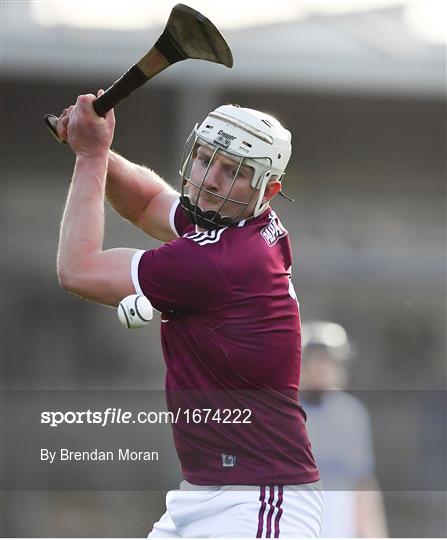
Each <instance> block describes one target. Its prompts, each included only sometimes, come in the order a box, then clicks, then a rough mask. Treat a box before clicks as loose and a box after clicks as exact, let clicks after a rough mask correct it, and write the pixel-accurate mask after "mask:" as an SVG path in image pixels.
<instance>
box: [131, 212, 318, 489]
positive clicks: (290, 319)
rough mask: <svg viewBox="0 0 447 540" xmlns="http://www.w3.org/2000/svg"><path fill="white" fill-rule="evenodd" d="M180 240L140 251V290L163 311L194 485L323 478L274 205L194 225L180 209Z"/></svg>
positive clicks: (176, 224) (180, 431)
mask: <svg viewBox="0 0 447 540" xmlns="http://www.w3.org/2000/svg"><path fill="white" fill-rule="evenodd" d="M172 216H173V219H172V220H171V222H172V226H173V228H174V229H175V232H176V233H177V234H178V235H179V238H178V239H176V240H174V241H172V242H169V243H167V244H165V245H163V246H162V247H160V248H158V249H153V250H150V251H145V252H144V251H141V252H137V253H136V255H135V256H134V259H133V261H132V276H133V281H134V284H135V288H136V291H137V292H139V293H141V294H144V295H146V296H147V297H148V298H149V300H150V301H151V302H152V304H153V306H154V308H156V309H157V310H159V311H160V312H162V313H161V319H162V326H161V338H162V346H163V353H164V357H165V361H166V366H167V375H166V392H167V403H168V408H169V410H170V411H172V412H173V415H174V417H175V423H173V425H172V428H173V433H174V441H175V445H176V449H177V452H178V455H179V458H180V462H181V467H182V472H183V475H184V477H185V479H186V480H188V481H189V482H191V483H192V484H201V485H221V484H246V485H260V484H302V483H309V482H315V481H317V480H318V479H319V474H318V469H317V467H316V465H315V461H314V458H313V456H312V453H311V449H310V444H309V439H308V436H307V432H306V427H305V413H304V411H303V409H302V407H301V406H300V404H299V403H298V382H299V372H300V355H301V351H300V318H299V310H298V304H297V301H296V297H295V294H294V290H293V286H292V284H291V281H290V278H291V266H292V255H291V249H290V243H289V239H288V235H287V231H286V230H285V229H284V228H283V226H282V225H281V223H280V221H279V219H278V217H277V216H276V214H275V213H274V212H273V211H272V210H271V209H267V210H266V211H265V212H264V213H263V214H261V215H260V216H258V217H256V218H253V219H250V220H246V221H243V222H240V223H239V224H238V225H234V226H231V227H227V228H224V229H217V230H213V231H204V232H196V230H195V226H194V225H192V224H191V223H190V222H189V220H188V218H187V217H186V215H185V213H184V212H183V210H182V208H181V207H180V205H178V206H177V208H176V210H175V214H174V213H172Z"/></svg>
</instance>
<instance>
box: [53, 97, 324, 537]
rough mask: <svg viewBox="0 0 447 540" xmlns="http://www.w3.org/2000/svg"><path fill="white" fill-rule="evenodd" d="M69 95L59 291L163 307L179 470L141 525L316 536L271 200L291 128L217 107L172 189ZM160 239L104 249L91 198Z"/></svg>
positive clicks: (62, 126)
mask: <svg viewBox="0 0 447 540" xmlns="http://www.w3.org/2000/svg"><path fill="white" fill-rule="evenodd" d="M94 99H95V96H93V95H91V94H90V95H82V96H79V97H78V99H77V102H76V104H75V105H74V106H71V107H69V108H68V109H66V110H65V111H64V112H63V114H62V116H61V117H60V118H59V121H58V133H59V135H60V136H61V138H63V139H65V140H67V142H68V144H69V145H70V146H71V148H72V150H73V151H74V152H75V154H76V164H75V167H74V174H73V179H72V183H71V187H70V191H69V194H68V198H67V202H66V206H65V211H64V216H63V220H62V225H61V231H60V243H59V253H58V277H59V281H60V283H61V285H62V286H63V287H64V288H65V289H67V290H68V291H70V292H72V293H75V294H78V295H80V296H82V297H84V298H87V299H89V300H94V301H96V302H100V303H103V304H107V305H113V306H116V305H117V304H118V303H119V301H120V300H121V299H122V298H123V297H125V296H127V295H129V294H134V293H135V292H136V293H140V294H143V295H145V296H146V297H147V298H148V299H149V300H150V301H151V303H152V304H153V306H154V308H156V309H157V310H158V311H160V312H161V339H162V346H163V353H164V357H165V362H166V367H167V377H166V396H167V404H168V408H169V410H171V411H174V412H175V411H177V410H179V409H181V410H183V411H184V410H190V411H194V410H201V411H210V413H209V415H208V417H207V419H206V420H205V417H204V418H203V419H202V421H199V422H197V423H194V422H190V421H188V418H187V417H184V416H180V418H179V421H178V422H177V423H175V424H173V426H172V428H173V435H174V442H175V446H176V449H177V453H178V456H179V459H180V463H181V469H182V473H183V476H184V479H185V480H184V482H182V484H181V486H180V489H179V490H176V491H171V492H169V493H168V495H167V497H166V507H167V511H166V513H165V514H164V515H163V516H162V518H161V519H160V521H159V522H157V523H156V524H155V525H154V527H153V530H152V532H151V533H150V537H151V538H159V537H169V538H173V537H179V538H181V537H211V536H212V537H246V538H262V537H269V538H270V537H272V538H278V537H294V538H297V537H316V536H318V535H319V531H320V525H321V519H322V511H323V503H322V493H321V485H320V483H319V472H318V469H317V467H316V465H315V461H314V458H313V456H312V452H311V447H310V443H309V439H308V436H307V431H306V426H305V420H306V416H305V413H304V410H303V408H302V407H301V405H300V404H299V401H298V381H299V372H300V354H301V352H300V347H301V345H300V315H299V307H298V302H297V299H296V295H295V291H294V289H293V285H292V282H291V268H292V254H291V249H290V242H289V238H288V232H287V230H286V229H285V228H284V226H283V225H282V224H281V221H280V220H279V218H278V216H277V215H276V214H275V212H274V211H273V210H272V209H271V208H270V201H271V200H272V199H273V197H275V195H277V194H278V193H279V192H280V191H281V181H282V178H283V175H284V171H285V168H286V166H287V163H288V161H289V158H290V155H291V134H290V132H289V131H287V130H286V129H284V128H283V127H282V125H281V124H280V123H279V122H278V120H276V119H275V118H274V117H272V116H270V115H268V114H265V113H263V112H259V111H255V110H252V109H246V108H241V107H236V106H232V105H224V106H221V107H219V108H217V109H216V110H215V111H213V112H211V113H210V114H209V115H208V116H207V117H206V118H205V120H204V121H203V122H202V123H201V124H200V126H196V127H195V129H194V130H193V132H192V134H191V136H190V138H189V140H188V144H187V147H186V151H185V155H184V158H183V161H182V168H181V193H178V192H176V191H175V190H174V189H173V188H172V187H170V186H169V185H168V184H167V183H165V182H164V181H163V180H162V179H161V178H160V177H159V176H158V175H157V174H156V173H154V172H153V171H151V170H149V169H146V168H143V167H140V166H138V165H135V164H133V163H130V162H129V161H127V160H125V159H124V158H122V157H120V156H119V155H117V154H115V153H113V152H111V150H110V146H111V143H112V140H113V133H114V127H115V119H114V114H113V111H110V112H109V113H107V115H106V116H105V118H100V117H98V116H97V115H96V114H95V113H94V110H93V107H92V102H93V100H94ZM106 193H107V197H108V199H109V201H110V202H111V204H112V205H113V206H114V207H115V209H116V210H117V211H118V212H119V213H120V214H121V216H122V217H123V218H125V219H127V220H129V221H130V222H132V223H133V224H134V225H136V226H137V227H139V228H140V229H142V230H143V231H144V232H146V233H147V234H148V235H150V236H152V237H154V238H157V239H159V240H162V241H164V242H166V243H165V244H164V245H163V246H162V247H160V248H158V249H152V250H149V251H143V250H135V249H129V248H116V249H110V250H103V233H104V210H103V206H104V197H105V195H106Z"/></svg>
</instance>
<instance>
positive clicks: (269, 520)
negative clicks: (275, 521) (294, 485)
mask: <svg viewBox="0 0 447 540" xmlns="http://www.w3.org/2000/svg"><path fill="white" fill-rule="evenodd" d="M269 487H270V497H269V505H270V509H269V513H268V514H267V532H266V535H265V537H266V538H270V537H271V534H272V516H273V512H274V511H275V506H274V505H273V501H274V499H275V486H269Z"/></svg>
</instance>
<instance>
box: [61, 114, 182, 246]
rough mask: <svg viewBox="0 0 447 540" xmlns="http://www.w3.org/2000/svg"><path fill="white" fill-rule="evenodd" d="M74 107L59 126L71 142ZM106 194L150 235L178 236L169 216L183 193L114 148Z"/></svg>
mask: <svg viewBox="0 0 447 540" xmlns="http://www.w3.org/2000/svg"><path fill="white" fill-rule="evenodd" d="M73 108H74V105H72V106H70V107H68V108H67V109H64V111H63V112H62V114H61V115H60V116H59V118H58V119H57V125H56V126H57V133H58V135H59V137H60V138H61V139H62V140H64V141H67V143H68V144H70V140H69V137H68V123H69V118H70V114H71V113H72V111H73ZM70 146H71V145H70ZM72 149H73V148H72ZM106 196H107V199H108V200H109V202H110V204H111V205H112V206H113V208H114V209H115V210H116V211H117V212H118V213H119V214H120V215H121V216H122V217H123V218H124V219H127V220H129V221H130V222H131V223H133V224H134V225H135V226H137V227H139V228H140V229H142V230H143V231H144V232H146V233H147V234H149V235H150V236H152V237H154V238H156V239H157V240H163V241H169V240H173V239H174V238H176V235H175V234H174V233H173V231H172V229H171V227H170V224H169V215H170V211H171V208H172V205H173V203H174V201H175V200H176V199H177V198H178V197H179V194H178V193H177V192H176V191H175V190H174V189H173V188H172V187H171V186H170V185H169V184H168V183H167V182H165V181H164V180H163V179H162V178H161V177H160V176H159V175H158V174H157V173H156V172H154V171H152V170H151V169H149V168H147V167H143V166H141V165H137V164H135V163H132V162H130V161H128V160H127V159H125V158H124V157H122V156H120V155H118V154H117V153H115V152H113V151H112V150H109V154H108V164H107V184H106Z"/></svg>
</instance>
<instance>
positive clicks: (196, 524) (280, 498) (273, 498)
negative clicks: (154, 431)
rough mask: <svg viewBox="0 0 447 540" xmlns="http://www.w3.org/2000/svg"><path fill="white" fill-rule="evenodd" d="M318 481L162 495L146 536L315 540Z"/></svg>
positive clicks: (187, 487) (184, 488)
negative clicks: (158, 514)
mask: <svg viewBox="0 0 447 540" xmlns="http://www.w3.org/2000/svg"><path fill="white" fill-rule="evenodd" d="M322 515H323V490H322V485H321V482H314V483H312V484H301V485H296V486H196V485H193V484H190V483H188V482H186V481H185V482H182V483H181V484H180V489H179V490H175V491H169V493H168V494H167V495H166V512H165V513H164V514H163V516H162V517H161V519H160V521H158V522H157V523H155V525H154V528H153V529H152V532H151V533H150V534H149V536H148V538H317V537H318V536H319V534H320V528H321V520H322Z"/></svg>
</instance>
